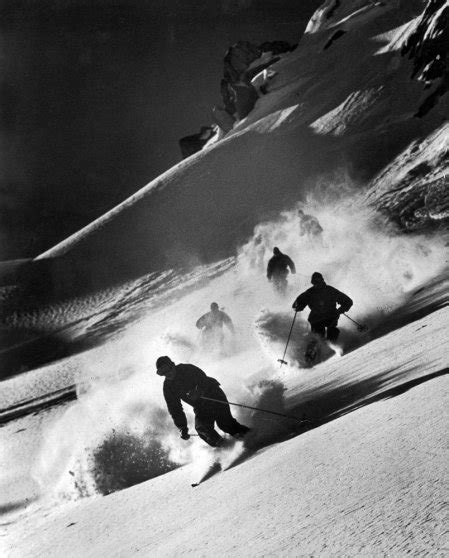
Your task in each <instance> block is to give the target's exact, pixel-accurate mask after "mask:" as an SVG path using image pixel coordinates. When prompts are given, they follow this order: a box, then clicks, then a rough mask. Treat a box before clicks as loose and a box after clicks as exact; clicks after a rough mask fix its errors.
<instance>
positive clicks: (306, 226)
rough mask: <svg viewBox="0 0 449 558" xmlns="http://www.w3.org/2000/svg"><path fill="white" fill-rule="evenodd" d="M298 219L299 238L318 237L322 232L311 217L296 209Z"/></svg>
mask: <svg viewBox="0 0 449 558" xmlns="http://www.w3.org/2000/svg"><path fill="white" fill-rule="evenodd" d="M298 217H299V234H300V236H319V235H320V234H321V233H322V232H323V227H322V226H321V225H320V224H319V222H318V219H317V218H316V217H314V216H313V215H308V214H307V213H304V211H303V210H302V209H298Z"/></svg>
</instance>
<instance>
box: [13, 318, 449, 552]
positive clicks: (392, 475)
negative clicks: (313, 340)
mask: <svg viewBox="0 0 449 558" xmlns="http://www.w3.org/2000/svg"><path fill="white" fill-rule="evenodd" d="M447 318H448V310H447V309H444V310H441V311H439V312H437V313H435V314H432V315H430V316H429V317H428V318H425V319H423V320H421V321H418V322H415V323H414V324H412V325H411V326H409V327H407V328H404V329H402V330H397V331H396V332H394V333H393V334H390V335H387V336H385V337H384V338H382V339H379V340H378V341H377V343H376V345H374V344H372V346H367V347H365V349H366V350H359V351H357V352H355V353H352V355H351V357H352V358H351V362H348V359H347V358H343V359H340V360H338V361H336V362H333V363H332V365H329V366H328V367H327V369H326V370H319V371H317V372H318V379H317V380H316V381H315V383H321V388H320V389H319V390H318V392H320V395H319V397H317V400H318V399H320V398H321V397H322V395H326V394H327V396H328V398H329V399H332V400H333V402H334V405H335V406H337V405H338V404H339V406H340V412H339V413H338V414H337V415H336V420H332V421H331V422H327V423H325V424H322V425H321V426H320V425H319V424H318V425H317V427H316V428H312V429H311V430H309V431H306V432H305V433H303V434H301V435H298V436H296V437H295V438H293V439H290V440H286V441H284V442H282V443H277V444H276V443H274V444H272V445H270V446H268V447H266V448H264V449H259V450H258V449H257V444H256V449H255V450H253V451H250V452H249V453H247V454H246V459H245V454H243V458H242V460H241V461H240V462H238V461H237V464H236V465H235V466H233V467H231V468H230V469H228V470H226V471H224V472H221V473H219V474H217V475H215V476H213V477H211V478H210V479H209V480H207V481H205V482H204V483H203V484H200V485H199V486H198V487H196V488H194V489H192V488H191V486H190V484H191V483H192V482H194V481H195V480H197V479H198V477H199V476H200V475H201V468H202V467H204V459H203V458H200V456H201V454H200V451H199V448H198V447H197V449H196V451H197V452H198V454H197V458H198V461H197V462H194V463H193V464H192V465H189V466H185V467H183V468H181V469H178V470H176V471H173V472H171V473H168V474H166V475H163V476H162V477H158V478H156V479H153V480H152V481H150V482H148V483H146V484H144V485H138V486H135V487H133V488H131V489H128V490H126V491H123V492H120V493H116V494H114V495H110V496H107V497H106V498H96V499H93V500H89V499H88V500H84V501H83V500H81V501H78V502H76V503H73V504H67V506H66V508H65V509H62V510H59V511H57V512H55V511H53V512H47V513H46V514H41V515H39V514H38V513H37V512H35V514H32V515H30V516H28V517H25V518H23V519H22V520H21V521H20V522H18V523H16V524H14V525H11V526H10V527H9V528H7V538H6V539H5V538H4V539H3V542H5V541H6V543H7V544H8V546H9V545H10V553H9V554H8V556H11V557H19V556H20V557H21V558H25V557H26V556H30V557H31V556H33V557H34V558H37V557H39V556H42V557H43V556H45V557H50V556H55V557H56V556H61V555H66V556H74V557H80V556H83V557H87V556H134V555H140V554H142V553H144V554H145V555H152V556H179V555H183V556H213V555H214V556H215V555H218V556H261V555H277V556H302V555H314V556H316V555H320V556H342V555H344V556H360V555H366V556H368V555H369V556H373V555H389V556H403V555H406V554H407V553H411V554H412V555H425V554H428V555H431V556H443V555H444V553H445V549H446V550H447V544H448V542H449V541H448V539H447V530H446V529H445V524H444V522H445V503H447V496H448V491H447V484H445V481H444V479H445V474H446V470H447V469H446V467H447V458H448V455H447V419H448V411H447V408H448V407H447V404H448V397H449V384H448V381H447V375H446V376H445V375H444V374H445V372H446V373H447V364H448V356H447V352H445V349H444V344H445V343H446V346H447V343H448V341H449V339H448V334H447V331H446V328H445V322H447ZM412 331H413V343H411V346H410V348H406V350H404V345H403V343H404V341H405V340H406V339H411V338H412V337H411V333H412ZM422 347H426V351H427V352H426V355H423V351H422ZM410 351H412V352H410ZM413 351H414V353H415V354H413ZM372 354H375V358H373V357H372V356H371V355H372ZM420 355H421V356H420ZM392 356H393V358H392ZM426 357H427V358H426ZM417 358H418V360H416V359H417ZM348 364H349V366H348ZM373 364H374V366H375V368H376V371H373V368H372V366H373ZM444 366H445V367H446V369H445V371H444V369H443V367H444ZM373 372H374V375H373ZM442 374H443V376H442ZM326 378H327V383H326V381H325V380H326ZM431 378H433V379H431ZM426 380H427V381H426ZM429 380H430V381H429ZM372 382H374V383H375V384H376V386H377V387H375V388H373V386H372ZM348 384H354V385H355V384H358V385H359V387H361V388H362V389H361V390H360V391H359V396H360V399H359V400H355V399H354V400H353V404H354V405H355V407H356V410H353V412H351V413H349V414H345V408H344V406H345V405H344V402H342V401H339V403H337V402H336V401H337V400H340V399H342V398H343V397H344V394H346V395H347V396H348V395H349V397H351V393H352V394H354V392H351V390H348V389H347V387H348ZM288 386H289V387H288V391H287V401H288V408H291V407H295V406H296V405H298V404H299V405H301V404H302V401H303V399H304V395H302V390H303V386H301V384H300V383H298V380H297V379H296V380H295V378H294V377H293V376H292V377H291V378H290V381H289V382H288ZM312 386H313V384H312ZM363 386H365V392H363ZM368 386H369V387H368ZM315 388H316V386H315V387H314V389H315ZM336 388H338V389H336ZM412 388H413V389H412ZM312 391H313V390H312ZM337 395H338V397H337ZM372 396H377V397H376V399H373V400H371V397H372ZM308 397H310V398H312V399H313V395H308ZM369 403H371V404H369ZM357 407H360V408H357ZM317 408H319V407H317ZM342 413H343V415H342ZM256 420H257V419H256ZM290 426H291V425H290ZM258 427H259V428H260V429H261V432H262V436H263V432H264V429H266V428H267V423H264V421H263V420H260V419H258ZM268 428H270V423H268ZM277 436H278V439H280V438H282V432H281V431H280V432H278V433H277ZM193 444H195V442H193ZM259 445H260V444H259ZM262 445H263V444H262ZM239 452H241V450H239V447H238V446H237V448H235V449H234V450H231V455H230V456H228V457H223V462H224V464H226V462H227V461H230V460H231V459H232V458H234V459H235V458H236V457H237V456H238V453H239ZM203 457H204V456H203ZM446 519H447V517H446Z"/></svg>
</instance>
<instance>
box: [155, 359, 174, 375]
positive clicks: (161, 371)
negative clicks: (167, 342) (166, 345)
mask: <svg viewBox="0 0 449 558" xmlns="http://www.w3.org/2000/svg"><path fill="white" fill-rule="evenodd" d="M175 372H176V367H175V363H174V362H173V361H172V359H171V358H170V357H168V356H160V357H159V358H158V359H157V360H156V374H157V375H158V376H165V377H166V378H168V379H169V380H171V379H172V378H173V376H174V374H175Z"/></svg>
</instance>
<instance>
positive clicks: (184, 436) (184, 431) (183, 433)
mask: <svg viewBox="0 0 449 558" xmlns="http://www.w3.org/2000/svg"><path fill="white" fill-rule="evenodd" d="M181 438H182V439H183V440H188V439H189V438H190V434H189V429H188V428H187V426H186V427H185V428H181Z"/></svg>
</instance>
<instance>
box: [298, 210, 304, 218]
mask: <svg viewBox="0 0 449 558" xmlns="http://www.w3.org/2000/svg"><path fill="white" fill-rule="evenodd" d="M298 216H299V217H304V210H303V209H298Z"/></svg>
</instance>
